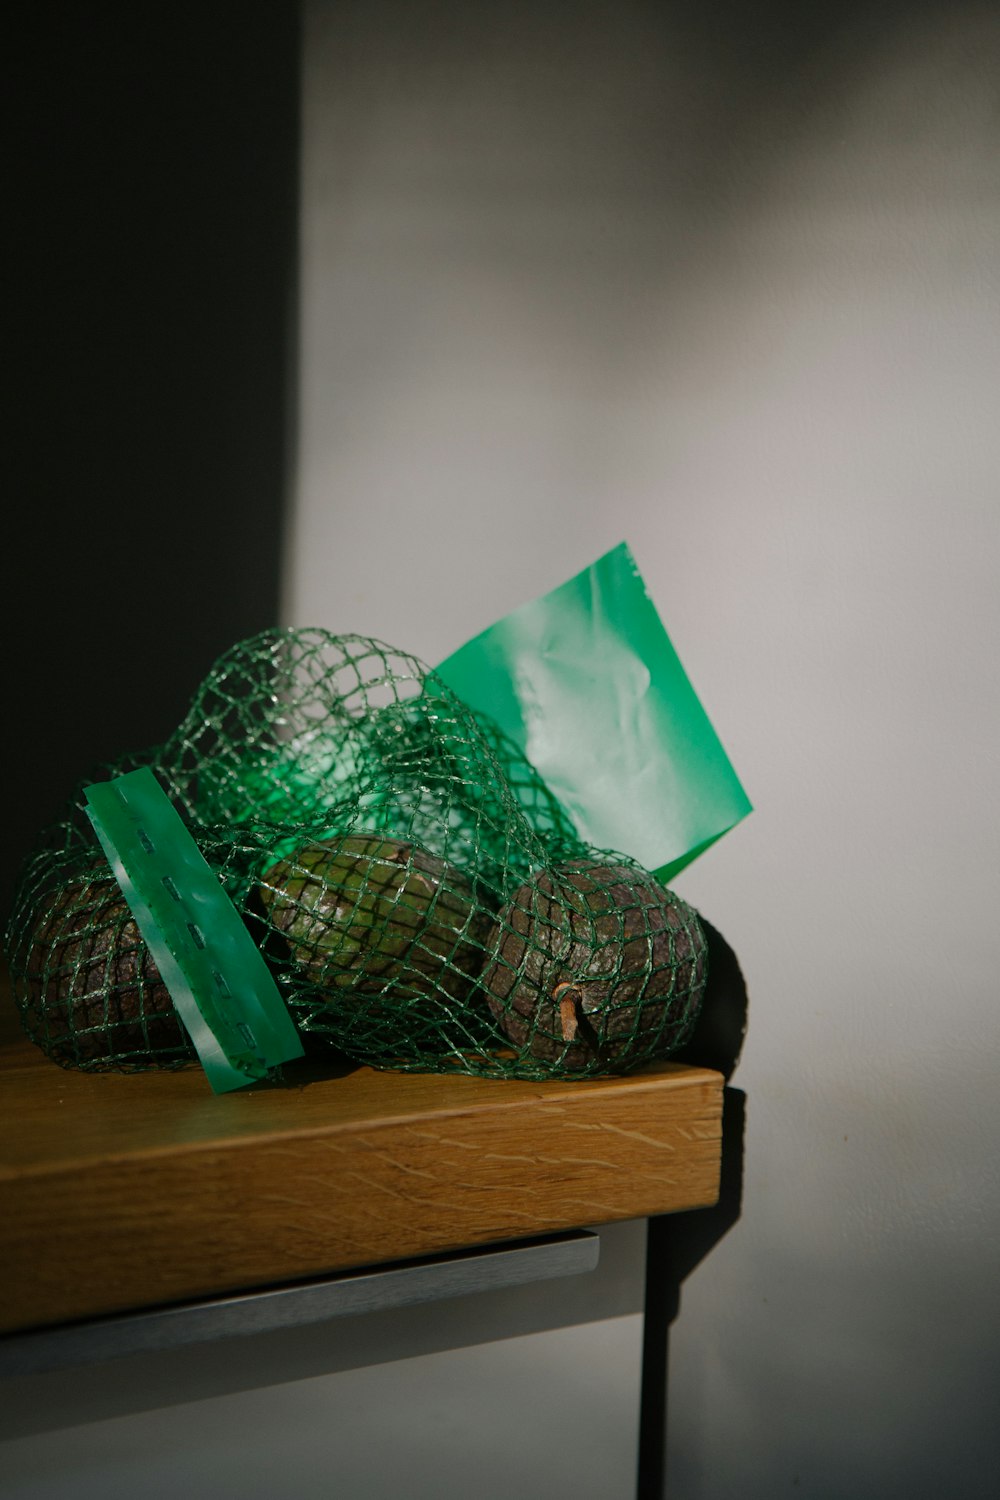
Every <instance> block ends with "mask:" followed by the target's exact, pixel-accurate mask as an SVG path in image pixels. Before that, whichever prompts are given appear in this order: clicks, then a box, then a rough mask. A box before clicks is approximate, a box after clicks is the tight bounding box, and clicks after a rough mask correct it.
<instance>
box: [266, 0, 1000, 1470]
mask: <svg viewBox="0 0 1000 1500" xmlns="http://www.w3.org/2000/svg"><path fill="white" fill-rule="evenodd" d="M745 9H746V10H747V11H749V12H751V14H750V15H744V14H743V9H742V8H740V7H731V8H727V7H726V6H722V8H721V9H720V8H719V7H697V6H688V5H685V4H681V3H675V4H665V5H662V6H659V7H655V6H650V5H643V4H639V3H635V0H623V3H615V4H611V3H608V4H596V3H591V4H580V5H576V6H560V5H544V4H541V5H518V6H513V7H503V6H480V5H475V4H471V5H470V4H465V5H458V4H456V5H451V6H449V5H437V6H425V5H420V4H417V5H413V4H410V5H403V4H399V5H395V4H361V3H360V0H359V3H353V4H352V3H347V4H337V5H334V4H331V3H321V0H312V3H311V4H309V5H308V7H307V54H306V102H305V110H306V113H305V121H306V129H305V160H304V188H305V197H304V218H303V294H304V305H303V321H302V337H303V348H302V364H301V370H302V392H301V394H302V426H301V442H300V471H299V484H298V501H297V511H296V516H295V520H294V525H293V531H292V543H293V545H292V549H291V553H290V559H289V571H288V574H287V582H286V611H285V613H286V618H287V619H288V621H290V622H294V623H300V624H304V623H316V624H323V625H326V626H328V627H331V628H334V629H339V630H346V631H359V632H362V633H371V634H374V635H377V636H380V637H382V638H383V639H386V640H389V641H390V642H392V643H394V644H397V645H400V646H404V647H406V648H408V649H410V650H413V651H415V652H416V653H418V654H420V655H423V656H425V657H426V658H429V659H431V660H436V659H439V658H440V657H442V656H443V655H445V654H446V653H447V652H448V651H450V650H451V649H453V648H454V647H455V646H456V645H458V644H459V643H460V642H461V641H462V640H464V639H466V638H467V637H468V636H469V635H470V634H472V633H473V632H474V631H475V630H477V629H479V628H481V627H483V626H485V625H487V624H488V623H490V621H492V620H493V619H494V618H496V617H498V616H499V615H500V614H502V613H504V612H506V610H508V609H510V608H512V607H513V606H514V605H516V604H518V603H519V602H521V601H522V600H524V599H527V598H529V597H531V596H533V595H535V594H537V593H540V592H542V591H543V590H545V589H547V588H549V587H552V586H553V585H555V584H556V583H559V582H561V581H562V580H563V579H564V578H565V577H567V576H569V575H570V574H571V573H572V572H574V571H575V570H576V569H577V568H579V567H581V566H583V565H585V564H586V563H587V562H589V561H591V560H592V559H593V558H594V557H596V556H597V555H598V554H599V553H600V552H601V551H602V550H604V548H605V547H607V546H608V545H610V544H612V543H613V542H615V541H617V540H619V539H620V538H621V537H622V536H626V537H627V538H628V539H629V540H630V541H631V543H632V545H633V547H634V548H635V550H636V553H637V555H638V558H639V561H640V565H641V566H642V568H643V570H644V572H645V574H646V577H647V580H648V583H649V585H650V587H651V590H652V592H653V595H654V597H655V598H656V599H657V601H658V603H659V605H660V608H661V612H662V614H663V616H664V619H665V622H666V624H667V627H668V629H669V630H670V632H671V634H672V636H673V638H674V641H675V644H676V645H677V647H678V650H679V651H680V654H681V657H682V660H683V661H684V662H685V664H686V666H687V668H688V670H689V672H690V674H691V676H692V678H693V680H694V682H695V685H696V687H697V688H698V690H699V692H700V694H701V696H702V698H703V700H704V702H705V704H706V706H707V707H708V710H709V712H710V714H711V715H712V717H713V718H714V720H715V723H716V726H717V728H718V729H719V732H720V734H721V735H722V738H723V741H724V743H725V744H726V746H727V748H728V750H729V752H730V754H731V756H732V758H733V760H734V763H735V765H736V767H737V770H738V771H739V773H740V775H741V777H742V778H743V780H744V781H745V783H746V786H747V788H748V791H749V793H750V795H751V797H752V798H753V800H754V801H755V803H756V806H757V811H756V812H755V813H754V815H753V816H752V818H751V819H749V820H748V821H747V822H746V823H745V824H743V825H742V826H741V827H740V828H739V829H738V830H737V831H736V832H734V833H733V834H731V835H730V836H729V837H728V838H727V839H726V840H724V841H723V842H722V843H721V844H720V845H718V846H716V847H715V848H714V849H712V850H711V851H710V852H709V853H708V854H707V855H706V856H705V857H704V858H703V860H702V861H701V862H700V864H698V865H696V866H695V867H694V868H693V869H691V870H690V871H689V872H688V873H687V874H686V875H685V876H683V877H682V878H681V880H680V882H679V886H680V888H681V889H682V891H683V892H684V894H686V895H687V896H688V897H689V898H690V899H691V900H693V901H695V902H696V903H697V904H698V905H700V906H701V908H702V909H703V910H704V912H705V914H706V915H707V916H708V917H710V918H711V920H712V921H713V922H714V923H715V924H716V925H717V926H718V927H719V928H721V930H722V931H723V932H724V933H725V934H726V936H727V937H728V939H729V941H730V942H731V943H732V945H733V946H734V947H735V949H736V951H737V953H738V955H739V957H740V960H741V963H742V965H743V968H744V971H745V974H746V976H747V981H748V985H749V989H750V1029H749V1036H748V1041H747V1044H746V1048H745V1052H744V1057H743V1060H742V1063H741V1066H740V1069H739V1071H738V1073H737V1075H736V1078H735V1082H736V1084H737V1085H739V1086H740V1087H741V1088H743V1089H744V1090H746V1092H747V1095H748V1134H747V1156H746V1173H745V1188H744V1208H743V1214H742V1218H741V1220H740V1222H739V1223H738V1224H737V1226H736V1227H735V1228H734V1229H733V1230H732V1231H731V1232H730V1234H729V1235H728V1237H727V1238H726V1239H725V1240H723V1241H722V1243H721V1244H720V1245H719V1246H718V1248H717V1249H716V1250H715V1251H714V1252H713V1253H712V1254H711V1255H710V1256H709V1258H708V1259H707V1260H706V1261H705V1262H704V1263H703V1265H702V1266H701V1267H700V1269H699V1270H698V1272H697V1273H696V1274H695V1275H694V1276H692V1277H691V1278H690V1279H689V1281H688V1282H687V1283H686V1285H685V1289H684V1293H683V1300H682V1307H681V1316H680V1319H679V1321H678V1323H677V1325H676V1327H675V1332H674V1337H673V1340H672V1346H671V1380H672V1387H671V1432H670V1438H671V1500H694V1497H711V1500H722V1497H729V1496H736V1495H738V1496H740V1497H741V1500H748V1497H754V1500H755V1497H761V1500H764V1497H767V1500H770V1497H773V1496H774V1495H776V1494H781V1493H784V1492H786V1491H788V1492H790V1493H791V1492H793V1491H794V1493H796V1494H802V1495H809V1496H823V1497H827V1496H829V1497H831V1500H834V1497H841V1496H843V1495H846V1494H851V1495H853V1496H854V1497H856V1500H869V1497H870V1500H882V1497H885V1496H886V1495H890V1494H891V1495H897V1494H899V1495H915V1496H923V1495H942V1494H948V1495H960V1496H965V1495H973V1494H978V1493H980V1491H981V1490H984V1489H985V1488H986V1486H987V1482H988V1481H987V1476H989V1475H990V1474H991V1468H992V1464H991V1460H992V1459H993V1458H994V1456H995V1455H996V1444H995V1439H994V1424H995V1416H996V1400H997V1389H998V1376H1000V1356H998V1353H997V1346H998V1342H1000V1340H998V1334H1000V1328H998V1319H1000V1285H998V1277H997V1274H996V1249H995V1244H996V1237H997V1234H998V1232H1000V1193H998V1181H997V1178H998V1171H997V1166H996V1150H995V1143H996V1141H997V1139H998V1136H1000V1093H998V1090H997V1087H996V1077H997V1071H998V1030H1000V1028H998V1019H997V988H998V985H997V975H998V969H1000V943H998V937H997V932H998V922H997V915H996V908H997V902H998V897H1000V881H998V852H1000V851H998V847H997V834H996V825H997V802H998V796H997V769H998V766H997V761H998V756H997V744H998V730H1000V723H998V693H997V686H998V684H997V668H996V659H997V645H998V632H997V627H998V624H1000V597H998V588H997V558H998V548H997V544H998V541H1000V504H998V476H1000V422H998V421H997V405H998V388H1000V111H998V95H1000V89H998V79H1000V12H998V10H997V8H996V7H995V6H988V5H976V4H967V3H959V4H951V5H948V4H945V3H940V4H930V5H923V6H921V5H910V6H905V7H904V6H892V5H878V4H875V5H871V4H868V5H847V6H841V7H838V8H835V9H832V10H831V13H830V14H829V15H826V14H825V12H823V11H822V10H820V11H816V10H811V9H810V8H808V7H796V6H786V7H778V6H775V5H773V4H765V5H760V6H756V7H746V8H745Z"/></svg>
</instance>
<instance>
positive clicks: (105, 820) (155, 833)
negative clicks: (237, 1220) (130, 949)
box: [86, 767, 303, 1094]
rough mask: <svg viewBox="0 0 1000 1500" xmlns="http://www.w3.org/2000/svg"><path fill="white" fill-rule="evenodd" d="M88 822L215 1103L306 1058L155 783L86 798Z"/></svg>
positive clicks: (115, 784) (119, 780)
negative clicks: (216, 1097)
mask: <svg viewBox="0 0 1000 1500" xmlns="http://www.w3.org/2000/svg"><path fill="white" fill-rule="evenodd" d="M86 797H87V813H88V815H89V817H90V821H91V822H92V823H93V825H94V831H95V832H96V834H97V837H98V838H99V839H100V841H101V845H102V847H103V849H104V852H105V854H106V855H107V857H108V862H109V864H110V865H111V868H112V870H113V871H114V874H115V878H116V879H117V881H118V884H119V885H120V886H121V889H122V894H123V895H124V897H125V900H126V901H127V902H128V905H129V907H130V909H131V911H132V914H133V916H134V917H135V920H136V923H137V924H138V927H139V931H140V932H141V934H142V936H143V938H144V940H145V942H146V944H147V946H148V948H149V951H150V953H151V954H152V956H153V959H154V960H155V962H156V966H157V968H158V969H159V971H160V974H161V976H162V978H163V982H164V984H165V985H166V986H167V989H168V990H169V991H170V996H171V999H172V1000H173V1002H174V1005H175V1006H176V1009H177V1014H178V1015H179V1016H180V1018H181V1021H182V1022H183V1023H184V1026H185V1028H186V1030H187V1032H188V1034H189V1035H190V1037H191V1041H192V1042H193V1044H194V1047H195V1050H196V1051H197V1053H198V1057H199V1058H200V1060H201V1064H202V1067H203V1068H204V1069H205V1072H206V1074H207V1076H208V1081H209V1083H210V1084H211V1086H212V1088H213V1090H214V1091H215V1093H217V1094H220V1093H225V1092H228V1091H229V1090H230V1089H238V1088H243V1087H245V1085H247V1084H249V1083H254V1082H256V1081H259V1080H260V1079H262V1078H265V1077H266V1076H267V1075H268V1073H269V1072H271V1071H272V1070H273V1069H274V1068H276V1067H278V1066H280V1064H281V1063H284V1062H289V1061H291V1059H292V1058H294V1057H301V1055H302V1050H303V1048H302V1042H301V1039H300V1037H299V1034H298V1032H297V1031H296V1029H295V1025H294V1023H293V1021H292V1019H291V1017H290V1016H289V1014H288V1011H287V1009H286V1007H285V1004H284V1001H283V1000H282V998H281V995H280V994H279V992H278V988H277V986H276V984H275V983H274V980H273V978H272V977H271V974H270V973H269V971H268V968H267V965H266V964H265V963H264V960H263V958H262V957H261V955H260V953H259V951H258V950H257V947H256V946H255V944H254V942H253V939H252V938H251V936H250V934H249V933H248V932H247V930H246V928H245V927H244V925H243V922H242V921H241V919H240V916H239V913H238V912H237V910H236V908H235V907H234V906H233V904H232V902H231V901H230V899H229V897H228V896H227V895H226V893H225V891H224V890H223V888H222V886H221V885H220V884H219V881H218V879H217V878H216V876H215V875H214V874H213V872H212V869H211V867H210V866H209V864H208V863H207V861H206V860H205V858H204V856H203V855H202V853H201V850H200V849H199V848H198V846H197V844H196V843H195V841H194V839H193V838H192V837H191V835H190V833H189V832H188V830H187V829H186V828H185V826H184V824H183V822H182V821H181V818H180V816H179V814H178V813H177V811H176V810H175V808H174V807H173V805H172V804H171V802H170V800H169V798H168V797H167V795H166V793H165V792H164V791H163V789H162V787H161V786H160V784H159V782H158V781H157V780H156V777H155V776H154V775H153V773H152V771H150V770H149V769H148V768H145V767H144V768H143V769H141V770H138V771H130V772H129V773H128V774H127V775H125V776H118V777H115V778H114V779H113V780H112V781H104V782H97V783H95V784H94V785H93V786H89V787H87V789H86Z"/></svg>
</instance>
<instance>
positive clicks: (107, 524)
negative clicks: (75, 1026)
mask: <svg viewBox="0 0 1000 1500" xmlns="http://www.w3.org/2000/svg"><path fill="white" fill-rule="evenodd" d="M299 35H300V25H299V15H298V7H297V6H296V5H288V6H273V5H268V4H266V3H258V0H250V3H246V0H239V3H237V0H223V3H214V4H212V5H208V6H196V7H177V6H173V7H165V8H164V7H154V8H152V9H151V8H150V7H148V6H146V7H144V6H134V5H128V4H123V3H108V4H102V5H100V6H97V7H94V6H81V7H73V6H66V5H62V4H58V3H56V0H41V3H38V4H34V5H31V6H23V7H19V14H18V15H17V19H16V20H15V22H14V26H13V39H12V40H11V37H10V25H9V23H8V48H7V54H6V62H7V71H8V76H9V77H10V78H11V79H12V81H13V82H14V83H15V86H16V91H17V99H16V109H15V110H14V111H13V112H12V115H11V118H12V119H13V120H16V122H17V123H16V126H15V127H14V129H13V135H14V141H13V147H14V150H13V153H12V157H13V160H14V161H15V162H16V163H17V172H18V181H17V183H16V184H15V188H14V190H13V191H12V192H11V194H10V198H9V202H10V206H11V213H12V216H13V217H14V219H15V224H14V226H13V234H12V238H14V239H15V241H16V245H17V250H18V258H19V265H18V269H17V273H16V277H15V278H13V285H15V286H16V297H14V298H12V299H11V301H12V309H13V314H14V317H13V322H14V327H13V336H12V338H11V339H10V342H9V343H8V346H7V359H8V365H9V367H10V368H12V369H15V370H16V371H17V385H16V390H15V392H14V403H15V412H14V420H13V422H12V423H11V429H10V431H11V437H12V440H13V441H12V445H11V447H12V448H13V452H14V461H13V474H11V469H10V457H9V455H10V451H11V448H10V447H9V448H8V471H7V474H8V483H7V489H6V493H7V501H6V506H5V517H4V524H5V536H4V542H5V548H6V563H7V566H6V569H5V574H4V593H3V597H4V604H5V606H6V611H7V621H8V624H7V641H8V647H7V661H6V667H7V680H6V682H5V685H4V686H5V696H6V701H7V709H8V712H7V715H6V733H5V736H4V740H5V752H6V756H7V759H6V761H5V764H4V773H5V774H4V785H5V788H6V792H7V798H6V807H5V815H4V840H3V850H4V852H3V864H2V868H0V909H2V915H3V916H6V912H7V909H8V905H9V898H10V893H11V888H12V886H13V880H14V876H15V871H16V868H17V866H18V865H19V863H20V860H21V859H22V858H23V856H24V855H25V854H26V853H27V851H28V849H29V847H30V846H31V844H32V843H33V842H34V839H35V837H36V836H37V833H38V831H39V830H40V828H41V827H42V825H43V824H45V823H47V822H48V821H49V820H50V819H51V818H52V817H53V816H54V815H55V813H56V811H57V809H58V807H59V806H60V804H61V802H62V800H63V799H64V798H65V797H67V796H68V795H69V793H70V792H71V790H72V788H73V786H74V785H75V783H76V782H77V781H78V779H79V778H80V777H82V776H85V775H87V774H89V772H90V770H91V768H92V767H93V766H94V765H96V764H97V763H98V762H101V761H104V760H107V759H110V758H113V757H114V756H117V755H118V754H119V753H120V752H123V751H128V750H131V749H137V748H140V747H142V746H144V745H147V744H152V743H156V742H158V741H160V740H161V739H163V738H165V737H166V735H167V734H168V733H169V732H170V730H171V729H172V728H173V727H174V726H175V724H176V723H177V722H178V721H179V720H180V718H181V717H182V715H183V712H184V710H185V708H186V706H187V703H188V700H189V698H190V696H191V694H192V693H193V691H194V689H195V688H196V686H197V684H198V682H199V681H200V679H201V677H202V676H203V675H204V673H205V672H206V670H207V669H208V667H209V666H210V664H211V662H212V660H213V659H214V657H215V656H216V655H217V654H218V653H219V652H220V651H221V650H222V649H224V648H225V647H227V646H228V645H230V644H231V643H232V642H233V641H234V640H236V639H239V638H240V637H242V636H246V635H250V634H253V633H255V632H256V631H257V630H259V629H262V628H264V627H266V626H268V625H272V624H274V623H276V620H277V613H278V587H279V574H280V565H279V551H280V543H281V531H282V509H283V503H284V494H285V487H286V469H287V466H288V462H289V453H288V435H289V429H290V415H291V407H292V400H293V388H292V382H291V379H290V372H291V370H292V366H293V351H294V323H293V316H294V301H295V296H294V293H295V278H296V257H297V248H296V244H297V229H296V221H297V196H298V194H297V161H298V113H299V103H298V96H299ZM12 791H13V795H12Z"/></svg>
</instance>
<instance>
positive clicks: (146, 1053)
mask: <svg viewBox="0 0 1000 1500" xmlns="http://www.w3.org/2000/svg"><path fill="white" fill-rule="evenodd" d="M23 979H24V990H25V994H26V1003H25V1004H23V1005H22V1011H23V1020H24V1026H25V1030H26V1031H27V1032H28V1035H29V1036H31V1037H32V1039H33V1040H34V1041H36V1042H37V1043H38V1045H39V1046H40V1047H41V1048H42V1050H43V1051H44V1052H45V1053H46V1054H47V1055H48V1056H49V1057H51V1058H52V1060H53V1061H54V1062H57V1063H60V1064H61V1065H62V1066H64V1067H80V1068H84V1069H87V1068H91V1069H101V1068H108V1067H112V1068H113V1067H122V1068H128V1067H135V1068H138V1067H151V1066H156V1065H161V1066H162V1065H168V1064H171V1063H177V1062H180V1061H182V1060H184V1059H187V1058H190V1057H193V1056H194V1049H193V1047H192V1045H191V1042H190V1040H189V1038H188V1035H187V1032H186V1031H185V1030H184V1028H183V1026H182V1024H181V1021H180V1018H179V1017H178V1015H177V1012H176V1010H175V1009H174V1003H173V1000H172V999H171V997H170V992H169V990H168V989H167V987H166V985H165V984H164V982H163V979H162V976H161V974H160V971H159V969H158V968H157V966H156V964H155V962H154V961H153V958H152V956H151V954H150V952H149V949H148V948H147V947H146V944H145V943H144V941H143V939H142V937H141V935H140V933H139V929H138V927H137V925H136V922H135V918H134V917H133V916H132V913H131V911H130V910H129V908H128V905H127V903H126V901H125V898H124V896H123V895H122V893H121V890H120V888H119V886H118V883H117V881H115V880H114V879H113V878H112V877H111V876H101V875H97V874H93V875H88V876H82V877H79V878H77V879H74V880H71V881H70V882H68V883H67V884H66V885H64V886H63V887H62V888H61V889H60V890H59V891H57V892H56V893H55V894H54V895H53V896H50V897H48V898H47V899H46V901H45V903H44V908H43V909H42V911H41V913H40V915H39V917H38V919H37V922H36V925H35V929H34V931H33V933H32V935H31V938H30V940H29V943H28V947H27V956H26V961H25V966H24V974H23Z"/></svg>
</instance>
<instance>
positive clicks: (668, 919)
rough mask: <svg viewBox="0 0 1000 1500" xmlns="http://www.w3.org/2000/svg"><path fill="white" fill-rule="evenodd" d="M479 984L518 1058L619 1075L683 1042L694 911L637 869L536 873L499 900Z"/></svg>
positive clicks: (702, 960)
mask: <svg viewBox="0 0 1000 1500" xmlns="http://www.w3.org/2000/svg"><path fill="white" fill-rule="evenodd" d="M486 946H487V959H486V965H485V968H484V970H483V974H482V977H481V980H480V983H481V985H482V988H483V990H484V991H485V993H486V997H487V1000H488V1001H489V1006H490V1010H491V1011H492V1013H493V1016H494V1018H495V1019H496V1021H497V1023H498V1024H499V1026H500V1027H501V1028H502V1030H503V1032H504V1034H505V1035H506V1036H507V1037H508V1038H509V1039H510V1041H511V1042H512V1043H513V1044H514V1046H515V1048H516V1049H517V1053H518V1056H519V1058H520V1059H522V1060H525V1061H527V1060H528V1059H537V1060H538V1061H540V1062H544V1063H549V1064H552V1065H553V1066H554V1067H555V1068H556V1069H557V1070H558V1071H563V1070H565V1071H568V1072H580V1071H584V1070H585V1071H587V1072H591V1073H598V1072H618V1071H626V1070H628V1069H629V1068H631V1067H635V1066H637V1065H638V1064H639V1063H642V1062H646V1061H649V1060H650V1059H651V1058H654V1057H663V1056H665V1055H666V1054H667V1053H669V1052H671V1051H673V1050H674V1049H675V1048H677V1047H679V1046H681V1045H682V1044H683V1042H684V1041H685V1040H686V1039H687V1037H688V1035H689V1033H690V1030H691V1028H692V1027H693V1025H694V1021H695V1018H696V1016H697V1013H698V1009H699V1007H700V1005H701V1000H702V996H703V994H704V988H705V980H706V973H707V944H706V940H705V935H704V932H703V931H702V927H701V924H700V922H699V920H698V917H697V914H696V913H695V912H694V911H693V909H692V908H691V907H690V906H688V905H687V903H686V902H684V901H682V900H681V898H680V897H679V896H677V895H676V894H675V893H674V892H673V891H670V890H668V889H667V888H666V887H665V886H662V885H661V884H660V883H659V881H657V880H656V879H655V877H654V876H653V875H651V874H649V873H648V872H647V871H645V870H642V869H641V868H640V867H638V866H632V865H627V864H624V863H623V864H603V863H601V862H600V861H598V860H593V859H580V860H576V861H573V862H571V863H565V864H561V865H556V866H554V867H553V868H552V869H549V870H543V871H541V872H540V873H538V874H536V875H534V876H533V877H532V878H531V879H530V880H528V881H526V882H525V883H524V884H523V885H521V886H520V887H519V889H518V890H517V891H516V892H515V894H514V896H513V898H512V899H511V900H510V901H509V902H508V903H507V904H506V905H505V906H504V907H503V908H502V910H501V911H500V913H499V915H498V918H497V920H496V923H495V924H494V926H493V929H492V931H491V933H490V936H489V939H488V941H487V945H486Z"/></svg>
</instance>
